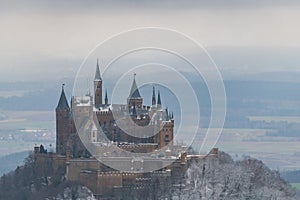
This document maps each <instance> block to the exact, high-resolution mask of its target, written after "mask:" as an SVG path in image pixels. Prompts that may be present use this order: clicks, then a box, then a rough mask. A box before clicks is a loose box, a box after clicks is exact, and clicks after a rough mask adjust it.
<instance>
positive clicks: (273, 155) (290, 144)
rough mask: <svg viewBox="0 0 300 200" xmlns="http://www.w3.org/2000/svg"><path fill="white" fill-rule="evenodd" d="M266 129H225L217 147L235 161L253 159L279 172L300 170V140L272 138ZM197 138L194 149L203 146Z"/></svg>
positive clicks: (200, 139) (201, 139)
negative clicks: (246, 158) (244, 158)
mask: <svg viewBox="0 0 300 200" xmlns="http://www.w3.org/2000/svg"><path fill="white" fill-rule="evenodd" d="M267 131H268V130H265V129H224V130H223V132H222V134H221V136H220V138H219V139H218V141H217V144H216V147H218V148H219V149H220V150H221V151H225V152H227V153H229V154H231V155H232V156H233V158H234V159H241V158H243V157H248V156H250V157H253V158H257V159H260V160H263V161H264V163H266V164H267V165H268V166H269V167H271V168H273V169H279V170H292V169H300V156H299V155H300V148H299V146H300V139H299V138H291V137H270V136H266V135H265V133H266V132H267ZM202 141H203V138H196V140H195V143H194V147H195V148H199V147H200V146H201V145H202Z"/></svg>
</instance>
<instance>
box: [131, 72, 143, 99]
mask: <svg viewBox="0 0 300 200" xmlns="http://www.w3.org/2000/svg"><path fill="white" fill-rule="evenodd" d="M135 76H136V73H134V74H133V82H132V85H131V90H130V94H129V98H130V99H136V98H141V95H140V91H139V89H138V87H137V84H136V82H135Z"/></svg>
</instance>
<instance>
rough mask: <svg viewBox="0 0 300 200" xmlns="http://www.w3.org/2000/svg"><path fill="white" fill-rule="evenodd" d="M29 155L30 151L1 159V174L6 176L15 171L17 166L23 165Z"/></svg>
mask: <svg viewBox="0 0 300 200" xmlns="http://www.w3.org/2000/svg"><path fill="white" fill-rule="evenodd" d="M28 154H29V151H22V152H18V153H13V154H9V155H6V156H3V157H0V163H1V164H0V174H1V175H2V174H6V173H8V172H10V171H12V170H15V169H16V167H17V166H21V165H23V164H24V159H25V158H26V157H27V156H28Z"/></svg>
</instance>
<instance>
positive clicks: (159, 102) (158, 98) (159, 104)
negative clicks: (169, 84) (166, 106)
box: [157, 90, 161, 106]
mask: <svg viewBox="0 0 300 200" xmlns="http://www.w3.org/2000/svg"><path fill="white" fill-rule="evenodd" d="M157 105H158V106H161V100H160V92H159V90H158V95H157Z"/></svg>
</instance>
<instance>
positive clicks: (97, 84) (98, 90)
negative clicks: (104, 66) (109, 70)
mask: <svg viewBox="0 0 300 200" xmlns="http://www.w3.org/2000/svg"><path fill="white" fill-rule="evenodd" d="M94 104H95V107H97V108H98V107H99V106H101V105H102V78H101V73H100V68H99V59H98V58H97V65H96V73H95V78H94Z"/></svg>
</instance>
